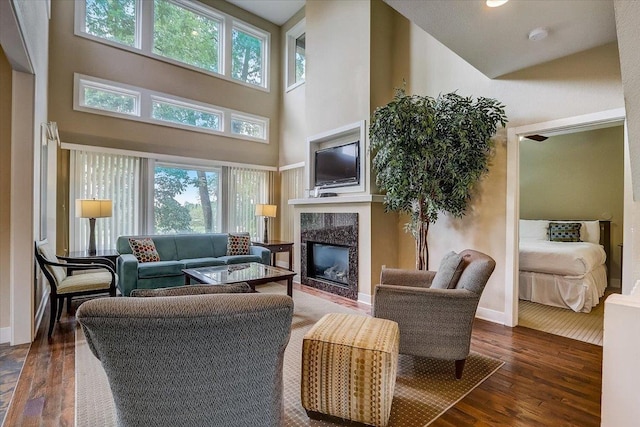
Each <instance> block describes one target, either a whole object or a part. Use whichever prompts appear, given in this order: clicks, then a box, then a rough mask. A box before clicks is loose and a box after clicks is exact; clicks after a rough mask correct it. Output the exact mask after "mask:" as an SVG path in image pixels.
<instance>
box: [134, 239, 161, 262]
mask: <svg viewBox="0 0 640 427" xmlns="http://www.w3.org/2000/svg"><path fill="white" fill-rule="evenodd" d="M129 246H131V251H132V252H133V255H134V256H135V257H136V258H137V259H138V262H154V261H160V255H159V254H158V251H157V250H156V245H155V243H153V240H151V238H150V237H143V238H140V239H136V238H133V237H129Z"/></svg>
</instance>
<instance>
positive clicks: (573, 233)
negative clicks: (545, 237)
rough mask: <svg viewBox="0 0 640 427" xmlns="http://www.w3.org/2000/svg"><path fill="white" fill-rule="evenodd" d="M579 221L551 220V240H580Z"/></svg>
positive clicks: (580, 225)
mask: <svg viewBox="0 0 640 427" xmlns="http://www.w3.org/2000/svg"><path fill="white" fill-rule="evenodd" d="M580 227H582V224H580V223H579V222H550V223H549V240H551V241H552V242H580V241H581V240H580Z"/></svg>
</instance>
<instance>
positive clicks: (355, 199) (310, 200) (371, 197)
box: [289, 194, 384, 205]
mask: <svg viewBox="0 0 640 427" xmlns="http://www.w3.org/2000/svg"><path fill="white" fill-rule="evenodd" d="M383 202H384V195H382V194H360V195H351V196H334V197H307V198H305V199H290V200H289V204H290V205H323V204H339V203H383Z"/></svg>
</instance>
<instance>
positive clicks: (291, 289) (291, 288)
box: [287, 277, 293, 297]
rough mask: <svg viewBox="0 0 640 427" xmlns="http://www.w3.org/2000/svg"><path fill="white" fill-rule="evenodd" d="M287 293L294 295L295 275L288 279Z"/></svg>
mask: <svg viewBox="0 0 640 427" xmlns="http://www.w3.org/2000/svg"><path fill="white" fill-rule="evenodd" d="M287 295H289V296H290V297H293V277H290V278H288V279H287Z"/></svg>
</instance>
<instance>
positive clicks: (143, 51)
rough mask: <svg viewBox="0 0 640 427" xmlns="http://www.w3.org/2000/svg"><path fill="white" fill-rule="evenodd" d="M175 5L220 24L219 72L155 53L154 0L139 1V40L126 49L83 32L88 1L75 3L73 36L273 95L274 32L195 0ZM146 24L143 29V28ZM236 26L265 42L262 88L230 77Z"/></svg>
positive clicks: (176, 1) (174, 0) (171, 0)
mask: <svg viewBox="0 0 640 427" xmlns="http://www.w3.org/2000/svg"><path fill="white" fill-rule="evenodd" d="M169 1H170V2H172V3H175V4H177V5H179V6H181V7H184V8H186V9H189V10H191V11H193V12H195V13H198V14H203V15H206V16H207V17H208V18H210V19H214V20H217V21H219V22H220V29H219V31H220V47H219V49H220V51H219V54H218V58H219V64H218V68H219V69H220V72H214V71H209V70H205V69H203V68H199V67H196V66H193V65H190V64H187V63H184V62H180V61H178V60H175V59H171V58H167V57H165V56H161V55H157V54H155V53H153V0H148V1H143V0H136V11H137V13H138V16H139V17H138V19H136V36H135V37H136V39H135V43H134V46H127V45H125V44H122V43H118V42H115V41H111V40H107V39H103V38H101V37H98V36H94V35H93V34H89V33H87V32H86V31H85V30H84V29H85V27H86V25H85V17H86V13H85V12H86V1H85V0H78V1H75V11H74V13H75V17H74V34H75V35H76V36H79V37H83V38H86V39H89V40H92V41H94V42H97V43H101V44H105V45H108V46H111V47H115V48H117V49H121V50H126V51H128V52H132V53H135V54H138V55H142V56H146V57H148V58H153V59H156V60H158V61H162V62H166V63H168V64H172V65H175V66H178V67H181V68H186V69H188V70H193V71H197V72H199V73H202V74H206V75H209V76H212V77H217V78H220V79H223V80H227V81H230V82H233V83H236V84H239V85H242V86H246V87H250V88H253V89H257V90H261V91H263V92H270V90H271V89H270V88H271V84H270V79H269V64H270V60H271V58H270V56H269V52H271V33H269V32H268V31H265V30H262V29H260V28H258V27H255V26H253V25H251V24H248V23H246V22H243V21H240V20H238V19H236V18H234V17H233V16H231V15H228V14H226V13H224V12H221V11H219V10H216V9H214V8H212V7H210V6H207V5H205V4H202V3H199V2H196V1H192V0H169ZM143 23H145V24H144V26H143ZM234 26H237V28H238V29H242V31H247V32H250V33H251V34H252V35H254V36H256V37H259V38H261V39H262V40H263V41H264V43H263V45H262V49H263V54H262V57H263V64H262V67H263V70H262V72H263V76H264V77H263V85H261V86H259V85H256V84H252V83H247V82H243V81H242V80H237V79H234V78H232V77H231V43H232V38H231V30H232V28H233V27H234Z"/></svg>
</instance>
